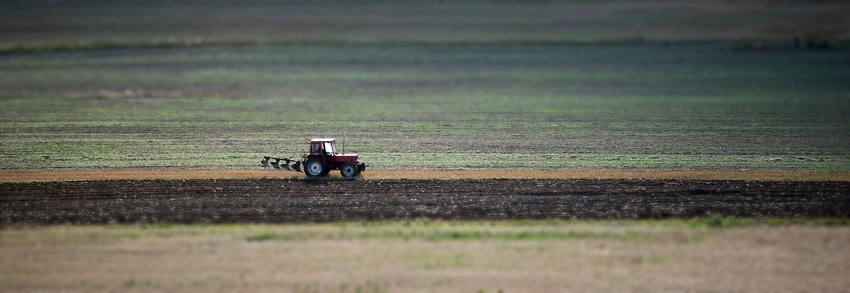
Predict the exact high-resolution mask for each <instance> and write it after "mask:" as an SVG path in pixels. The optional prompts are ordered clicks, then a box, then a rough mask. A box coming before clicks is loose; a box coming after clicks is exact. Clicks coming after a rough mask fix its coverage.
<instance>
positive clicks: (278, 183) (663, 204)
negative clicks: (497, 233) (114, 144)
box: [0, 178, 850, 224]
mask: <svg viewBox="0 0 850 293" xmlns="http://www.w3.org/2000/svg"><path fill="white" fill-rule="evenodd" d="M848 190H850V182H847V181H744V180H737V181H736V180H693V179H453V180H418V179H379V180H373V179H360V180H342V179H333V178H329V179H322V180H309V179H224V180H218V179H187V180H100V181H64V182H63V181H60V182H31V183H4V184H0V222H2V223H4V224H53V223H57V224H59V223H73V224H96V223H160V222H166V223H285V222H330V221H362V220H404V219H417V218H431V219H464V220H499V219H544V218H554V219H639V218H692V217H709V216H714V215H721V216H735V217H755V218H760V217H802V218H823V217H839V218H847V217H850V196H848V192H847V191H848Z"/></svg>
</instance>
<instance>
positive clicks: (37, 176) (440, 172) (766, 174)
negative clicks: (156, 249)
mask: <svg viewBox="0 0 850 293" xmlns="http://www.w3.org/2000/svg"><path fill="white" fill-rule="evenodd" d="M305 178H307V177H306V176H305V175H304V174H303V173H298V172H292V171H279V170H270V169H93V170H58V171H0V182H32V181H40V182H45V181H83V180H153V179H166V180H180V179H305ZM328 178H329V179H342V178H341V177H340V176H339V174H337V173H335V172H334V173H331V175H330V176H329V177H328ZM357 178H358V179H372V180H380V179H434V180H449V179H697V180H754V181H850V172H847V171H788V170H705V171H692V170H646V171H623V170H600V169H577V170H445V169H416V170H366V171H365V172H363V173H362V174H361V175H360V176H358V177H357Z"/></svg>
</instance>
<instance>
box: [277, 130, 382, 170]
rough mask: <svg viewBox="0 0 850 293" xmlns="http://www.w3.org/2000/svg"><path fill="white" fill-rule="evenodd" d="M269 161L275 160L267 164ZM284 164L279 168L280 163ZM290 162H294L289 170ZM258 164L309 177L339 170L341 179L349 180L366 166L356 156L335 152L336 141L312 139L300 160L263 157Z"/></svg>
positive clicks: (331, 139)
mask: <svg viewBox="0 0 850 293" xmlns="http://www.w3.org/2000/svg"><path fill="white" fill-rule="evenodd" d="M269 159H272V160H275V161H274V162H269ZM281 160H283V161H285V162H286V163H285V164H284V165H283V167H281V166H280V161H281ZM290 162H295V163H294V164H292V167H291V168H290V166H289V164H290ZM260 164H261V165H262V166H263V167H266V168H274V169H283V170H292V171H297V172H301V166H303V167H304V173H306V174H307V176H310V177H321V176H326V175H328V173H330V172H331V170H339V173H340V174H341V175H342V177H345V178H351V177H354V176H357V175H358V174H360V172H363V171H364V170H366V164H364V163H361V162H360V161H358V160H357V154H343V153H339V152H337V150H336V140H335V139H333V138H314V139H313V140H310V153H308V154H307V155H305V156H303V157H302V158H301V160H291V159H289V158H272V157H264V158H263V160H262V161H260Z"/></svg>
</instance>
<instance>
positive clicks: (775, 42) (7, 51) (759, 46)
mask: <svg viewBox="0 0 850 293" xmlns="http://www.w3.org/2000/svg"><path fill="white" fill-rule="evenodd" d="M787 41H788V40H787V39H786V38H742V39H669V40H667V39H643V38H607V39H593V40H584V39H558V38H555V39H500V40H349V39H318V40H316V39H305V40H262V41H211V40H205V41H199V40H194V39H187V40H177V41H150V42H144V41H142V42H138V41H137V42H133V41H127V42H115V41H89V42H78V43H59V44H15V45H8V44H3V45H0V55H11V54H25V53H44V52H67V51H87V50H110V49H139V48H187V47H215V46H405V45H407V46H423V45H623V44H659V45H670V44H704V43H710V44H728V45H729V48H735V49H752V50H764V49H793V48H791V47H789V46H787V44H786V43H787ZM825 42H826V43H823V44H821V45H819V46H817V47H806V48H803V49H817V50H821V49H845V48H847V47H848V46H850V39H847V38H835V39H828V40H826V41H825ZM765 44H767V45H765Z"/></svg>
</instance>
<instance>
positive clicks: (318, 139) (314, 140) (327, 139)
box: [310, 138, 336, 143]
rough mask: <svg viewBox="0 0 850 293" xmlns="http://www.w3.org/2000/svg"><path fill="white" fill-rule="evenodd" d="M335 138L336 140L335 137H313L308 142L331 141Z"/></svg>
mask: <svg viewBox="0 0 850 293" xmlns="http://www.w3.org/2000/svg"><path fill="white" fill-rule="evenodd" d="M335 140H336V138H314V139H311V140H310V142H311V143H312V142H333V141H335Z"/></svg>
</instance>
